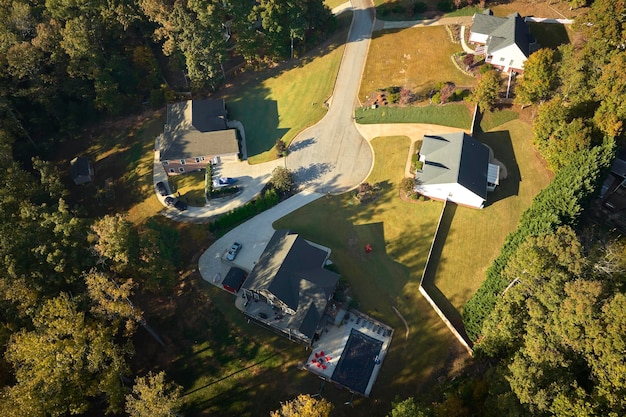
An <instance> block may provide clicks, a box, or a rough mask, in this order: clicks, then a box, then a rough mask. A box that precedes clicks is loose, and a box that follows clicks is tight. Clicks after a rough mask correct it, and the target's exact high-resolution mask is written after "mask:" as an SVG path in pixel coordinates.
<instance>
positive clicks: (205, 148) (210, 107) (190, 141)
mask: <svg viewBox="0 0 626 417" xmlns="http://www.w3.org/2000/svg"><path fill="white" fill-rule="evenodd" d="M163 139H164V141H163V143H162V145H161V159H162V160H170V159H186V158H193V157H196V156H210V155H224V154H230V153H238V152H239V144H238V142H237V134H236V131H235V130H234V129H228V126H227V124H226V107H225V105H224V100H221V99H219V100H188V101H185V102H181V103H174V104H169V105H168V106H167V124H166V125H165V130H164V132H163Z"/></svg>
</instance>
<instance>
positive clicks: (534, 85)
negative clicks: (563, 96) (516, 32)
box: [515, 48, 558, 107]
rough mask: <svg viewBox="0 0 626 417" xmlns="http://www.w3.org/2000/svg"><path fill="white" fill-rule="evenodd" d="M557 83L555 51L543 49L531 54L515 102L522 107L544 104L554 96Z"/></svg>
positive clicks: (518, 86)
mask: <svg viewBox="0 0 626 417" xmlns="http://www.w3.org/2000/svg"><path fill="white" fill-rule="evenodd" d="M557 82H558V78H557V68H556V66H555V63H554V50H552V49H549V48H542V49H540V50H538V51H537V52H535V53H533V54H531V55H530V56H529V57H528V59H527V60H526V62H525V63H524V75H523V76H522V78H521V80H520V81H519V82H518V84H517V87H516V89H515V94H516V97H515V100H516V102H517V103H519V104H521V105H522V107H523V106H524V105H526V104H530V103H533V104H536V103H540V102H543V101H545V100H547V99H549V98H550V96H551V95H552V94H554V92H555V90H556V87H557Z"/></svg>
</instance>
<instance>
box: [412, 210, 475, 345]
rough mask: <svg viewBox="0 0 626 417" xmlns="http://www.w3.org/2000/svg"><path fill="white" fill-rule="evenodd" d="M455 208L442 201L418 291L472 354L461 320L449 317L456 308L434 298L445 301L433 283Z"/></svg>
mask: <svg viewBox="0 0 626 417" xmlns="http://www.w3.org/2000/svg"><path fill="white" fill-rule="evenodd" d="M455 209H456V204H454V203H448V202H447V201H446V202H444V204H443V209H442V210H441V215H440V216H439V221H438V222H437V230H435V236H434V237H433V242H432V243H431V245H430V250H429V252H428V258H427V259H426V265H425V266H424V272H423V273H422V279H421V280H420V286H419V291H420V293H421V294H422V295H423V296H424V298H425V299H426V301H428V303H429V304H430V306H431V307H432V308H433V310H435V312H436V313H437V315H439V317H440V318H441V320H443V322H444V323H445V325H446V326H447V327H448V329H450V331H451V332H452V334H453V335H454V337H456V338H457V339H458V341H459V342H460V343H461V344H462V345H463V347H465V349H467V352H468V353H469V354H470V355H472V356H473V355H474V351H473V350H472V347H471V341H470V340H469V338H468V337H467V335H466V334H465V330H464V329H463V324H462V322H461V323H459V319H457V320H455V319H454V318H452V317H449V316H451V313H450V312H452V311H454V312H456V310H454V307H452V306H451V305H450V303H449V302H447V303H442V301H440V303H441V304H446V305H441V306H440V305H438V304H437V302H436V301H435V298H439V299H440V300H446V301H447V299H446V298H445V296H443V294H441V293H440V292H439V291H438V290H437V287H436V286H435V284H434V277H435V273H436V271H437V264H438V263H439V259H440V255H441V248H442V247H443V244H444V242H445V240H446V237H447V234H448V230H449V224H447V226H448V227H446V223H448V222H449V221H451V218H452V217H451V216H452V215H453V214H454V210H455ZM446 210H448V211H446ZM450 210H452V212H450ZM442 224H444V227H443V228H442ZM444 229H445V230H444ZM431 261H432V262H431ZM425 278H427V284H428V285H427V287H429V289H427V287H426V286H424V280H425ZM429 290H430V291H431V292H433V293H438V294H439V295H440V296H439V297H436V296H434V295H435V294H433V295H432V296H431V294H429V292H428V291H429ZM444 311H448V313H445V312H444ZM457 314H458V312H457ZM454 322H457V324H456V325H455V324H454Z"/></svg>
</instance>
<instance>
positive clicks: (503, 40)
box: [469, 9, 537, 74]
mask: <svg viewBox="0 0 626 417" xmlns="http://www.w3.org/2000/svg"><path fill="white" fill-rule="evenodd" d="M472 21H473V23H472V29H471V31H470V36H469V41H470V43H473V44H476V45H478V47H477V48H476V53H477V54H479V55H484V56H485V62H487V63H490V64H491V65H493V66H494V67H496V68H499V69H501V70H502V71H503V72H505V73H507V74H508V73H511V72H515V73H518V74H522V73H523V72H524V62H526V60H527V59H528V57H529V56H530V54H531V52H533V51H535V50H536V49H537V45H536V41H535V39H534V38H533V36H532V35H531V34H530V29H529V27H528V25H527V24H526V22H525V21H524V19H523V18H522V17H521V16H520V15H519V13H513V14H510V15H509V16H507V17H497V16H494V15H493V12H491V10H489V9H486V10H485V11H484V12H483V13H475V14H474V16H473V17H472Z"/></svg>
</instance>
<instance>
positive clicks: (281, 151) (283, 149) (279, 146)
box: [276, 139, 287, 157]
mask: <svg viewBox="0 0 626 417" xmlns="http://www.w3.org/2000/svg"><path fill="white" fill-rule="evenodd" d="M276 154H277V155H278V157H281V156H285V155H287V145H285V142H283V140H282V139H277V140H276Z"/></svg>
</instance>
